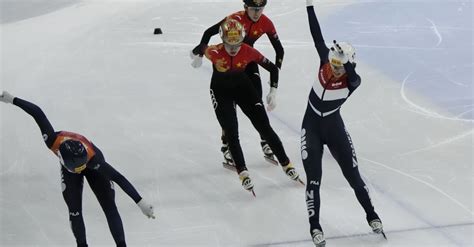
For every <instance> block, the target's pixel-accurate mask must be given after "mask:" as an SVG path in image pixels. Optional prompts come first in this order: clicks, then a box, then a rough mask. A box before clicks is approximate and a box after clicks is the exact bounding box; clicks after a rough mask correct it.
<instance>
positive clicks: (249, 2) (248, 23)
mask: <svg viewBox="0 0 474 247" xmlns="http://www.w3.org/2000/svg"><path fill="white" fill-rule="evenodd" d="M243 2H244V11H238V12H236V13H233V14H231V15H229V16H228V17H226V18H224V19H223V20H221V21H220V22H218V23H217V24H215V25H213V26H211V27H210V28H208V29H207V30H206V31H205V32H204V34H203V36H202V38H201V42H200V44H199V45H197V46H196V47H195V48H194V49H193V50H192V57H193V63H192V65H193V67H199V66H201V64H202V56H203V54H204V47H207V44H208V43H209V40H210V39H211V37H212V36H213V35H216V34H218V33H219V27H220V26H221V24H222V23H223V22H224V21H225V20H226V19H227V18H231V19H235V20H237V21H239V22H240V23H241V24H242V25H243V26H244V29H245V34H246V36H245V38H244V41H243V42H244V43H245V44H247V45H249V46H252V47H253V45H254V44H255V42H256V41H257V40H258V39H259V38H260V37H261V36H262V35H264V34H266V35H267V36H268V39H269V40H270V43H271V44H272V46H273V49H274V50H275V54H276V58H275V64H276V66H277V67H278V68H279V69H281V65H282V62H283V55H284V50H283V46H282V45H281V42H280V39H279V38H278V34H277V31H276V29H275V27H274V25H273V23H272V21H271V20H270V19H269V18H268V17H267V16H265V15H264V14H263V9H264V8H265V6H266V4H267V0H244V1H243ZM245 72H246V73H247V75H248V77H249V78H250V80H251V81H252V84H253V86H254V87H255V89H256V92H257V95H258V96H259V97H260V98H262V82H261V79H260V72H259V69H258V64H256V63H253V62H252V63H249V64H248V65H247V67H246V69H245ZM273 97H274V96H273ZM275 106H276V104H275V103H273V104H271V105H269V106H268V110H273V109H274V108H275ZM221 140H222V147H221V151H222V153H223V155H224V161H225V163H227V164H229V165H234V164H233V161H232V157H231V155H230V152H229V145H228V142H227V140H226V138H225V133H224V132H222V136H221ZM260 140H261V141H260V145H261V147H262V151H263V155H264V157H265V159H267V160H269V161H270V162H276V160H275V157H274V154H273V152H272V150H271V148H270V146H269V145H268V142H267V141H266V140H265V138H263V136H260Z"/></svg>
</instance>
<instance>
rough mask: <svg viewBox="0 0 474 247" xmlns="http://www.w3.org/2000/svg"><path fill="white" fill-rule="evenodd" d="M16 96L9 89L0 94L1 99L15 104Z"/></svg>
mask: <svg viewBox="0 0 474 247" xmlns="http://www.w3.org/2000/svg"><path fill="white" fill-rule="evenodd" d="M14 98H15V97H14V96H13V95H11V94H10V93H8V92H7V91H3V93H2V94H1V95H0V101H2V102H5V103H7V104H8V103H10V104H13V99H14Z"/></svg>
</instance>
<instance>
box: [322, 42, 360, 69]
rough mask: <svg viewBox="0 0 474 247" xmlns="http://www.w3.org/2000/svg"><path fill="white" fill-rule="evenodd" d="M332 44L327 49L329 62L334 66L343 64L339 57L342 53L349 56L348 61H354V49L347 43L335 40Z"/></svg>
mask: <svg viewBox="0 0 474 247" xmlns="http://www.w3.org/2000/svg"><path fill="white" fill-rule="evenodd" d="M333 43H334V45H333V47H331V49H330V50H329V55H328V59H329V62H330V63H331V64H332V65H334V66H343V61H341V59H342V58H343V56H341V55H342V54H345V55H347V56H348V58H349V62H351V63H355V49H354V47H353V46H352V45H351V44H349V43H347V42H339V43H338V42H336V41H335V40H334V41H333Z"/></svg>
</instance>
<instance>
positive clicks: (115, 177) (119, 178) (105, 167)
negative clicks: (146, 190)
mask: <svg viewBox="0 0 474 247" xmlns="http://www.w3.org/2000/svg"><path fill="white" fill-rule="evenodd" d="M90 166H91V167H92V169H95V170H97V172H98V173H100V174H101V175H103V176H104V177H106V178H108V179H110V180H111V181H114V182H115V183H116V184H117V185H118V186H120V188H122V190H123V191H125V193H127V195H128V196H130V198H132V199H133V201H134V202H135V203H138V202H139V201H140V200H141V199H142V197H141V196H140V194H138V191H137V190H136V189H135V187H133V185H132V184H131V183H130V182H129V181H128V180H127V179H126V178H125V177H124V176H123V175H122V174H120V172H118V171H117V170H115V169H114V168H113V167H112V166H111V165H109V164H108V163H107V162H105V161H100V160H99V161H97V164H90Z"/></svg>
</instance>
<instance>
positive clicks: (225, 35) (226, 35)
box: [219, 18, 245, 45]
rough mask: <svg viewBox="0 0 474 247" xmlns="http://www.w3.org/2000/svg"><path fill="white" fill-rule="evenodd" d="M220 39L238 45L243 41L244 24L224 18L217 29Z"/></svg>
mask: <svg viewBox="0 0 474 247" xmlns="http://www.w3.org/2000/svg"><path fill="white" fill-rule="evenodd" d="M219 33H220V35H221V38H222V41H224V43H226V44H228V45H240V44H241V43H242V41H244V37H245V29H244V26H243V25H242V24H241V23H240V22H238V21H237V20H234V19H230V18H229V19H227V20H225V21H224V22H223V23H222V24H221V27H220V29H219Z"/></svg>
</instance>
